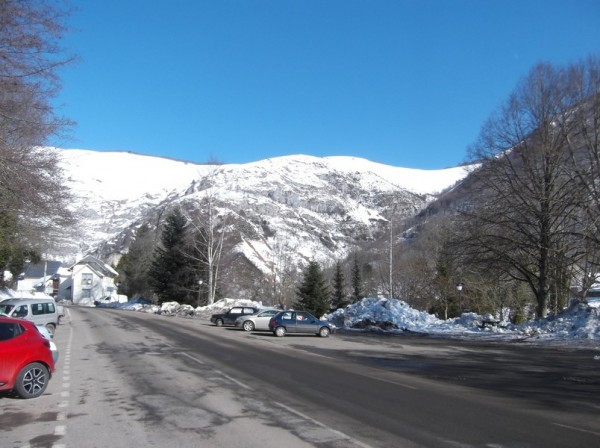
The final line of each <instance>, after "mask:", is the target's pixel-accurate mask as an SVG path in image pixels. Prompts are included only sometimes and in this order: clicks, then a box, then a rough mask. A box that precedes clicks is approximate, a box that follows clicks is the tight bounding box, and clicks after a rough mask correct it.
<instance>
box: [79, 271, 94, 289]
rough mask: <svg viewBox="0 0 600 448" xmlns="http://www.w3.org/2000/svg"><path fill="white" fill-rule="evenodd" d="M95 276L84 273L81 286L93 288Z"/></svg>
mask: <svg viewBox="0 0 600 448" xmlns="http://www.w3.org/2000/svg"><path fill="white" fill-rule="evenodd" d="M92 278H93V274H90V273H83V274H81V284H82V285H83V286H92Z"/></svg>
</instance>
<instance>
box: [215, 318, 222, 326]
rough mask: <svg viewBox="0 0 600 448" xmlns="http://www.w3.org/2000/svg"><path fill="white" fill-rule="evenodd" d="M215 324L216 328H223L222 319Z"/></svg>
mask: <svg viewBox="0 0 600 448" xmlns="http://www.w3.org/2000/svg"><path fill="white" fill-rule="evenodd" d="M215 324H216V325H217V327H222V326H223V320H222V319H217V321H216V322H215Z"/></svg>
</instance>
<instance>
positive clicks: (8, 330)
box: [0, 317, 54, 398]
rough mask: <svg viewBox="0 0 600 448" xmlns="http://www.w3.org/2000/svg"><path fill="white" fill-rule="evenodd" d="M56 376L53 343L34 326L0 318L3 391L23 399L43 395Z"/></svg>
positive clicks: (1, 380)
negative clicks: (51, 345)
mask: <svg viewBox="0 0 600 448" xmlns="http://www.w3.org/2000/svg"><path fill="white" fill-rule="evenodd" d="M52 373H54V360H53V359H52V353H51V351H50V341H48V340H47V339H46V338H44V337H43V336H42V335H41V333H40V332H39V331H38V329H37V327H36V326H35V324H34V323H33V322H30V321H27V320H23V319H13V318H9V317H0V391H14V392H16V394H17V395H19V396H20V397H22V398H35V397H39V396H40V395H42V394H43V393H44V391H45V390H46V387H47V386H48V382H49V381H50V378H51V376H52Z"/></svg>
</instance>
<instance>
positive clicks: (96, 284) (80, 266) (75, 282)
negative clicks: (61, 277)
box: [59, 255, 119, 305]
mask: <svg viewBox="0 0 600 448" xmlns="http://www.w3.org/2000/svg"><path fill="white" fill-rule="evenodd" d="M69 270H70V271H71V276H70V277H69V278H68V279H66V280H65V281H64V282H62V283H61V285H60V291H59V296H61V297H63V298H65V299H67V300H71V301H72V302H73V303H76V304H80V305H93V304H94V302H100V301H103V302H105V301H118V300H119V297H118V296H117V286H116V285H115V279H116V278H117V276H118V275H119V273H118V272H117V271H115V270H114V269H113V268H111V267H110V266H109V265H107V264H106V263H104V262H103V261H101V260H99V259H98V258H96V257H92V256H91V255H87V256H85V257H83V258H82V259H81V260H79V261H78V262H77V263H75V264H74V265H73V266H71V267H70V268H69Z"/></svg>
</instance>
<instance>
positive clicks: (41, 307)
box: [0, 299, 59, 334]
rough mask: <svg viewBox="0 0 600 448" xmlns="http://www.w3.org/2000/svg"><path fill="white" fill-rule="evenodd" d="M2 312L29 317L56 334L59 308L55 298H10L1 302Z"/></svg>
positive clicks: (0, 312)
mask: <svg viewBox="0 0 600 448" xmlns="http://www.w3.org/2000/svg"><path fill="white" fill-rule="evenodd" d="M0 314H5V315H7V316H8V317H16V318H21V319H27V320H30V321H32V322H34V323H35V324H36V325H43V326H45V327H46V328H47V329H48V331H50V333H52V334H54V330H56V326H57V325H58V319H59V314H58V309H57V305H56V302H54V300H53V299H8V300H3V301H2V302H0Z"/></svg>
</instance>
